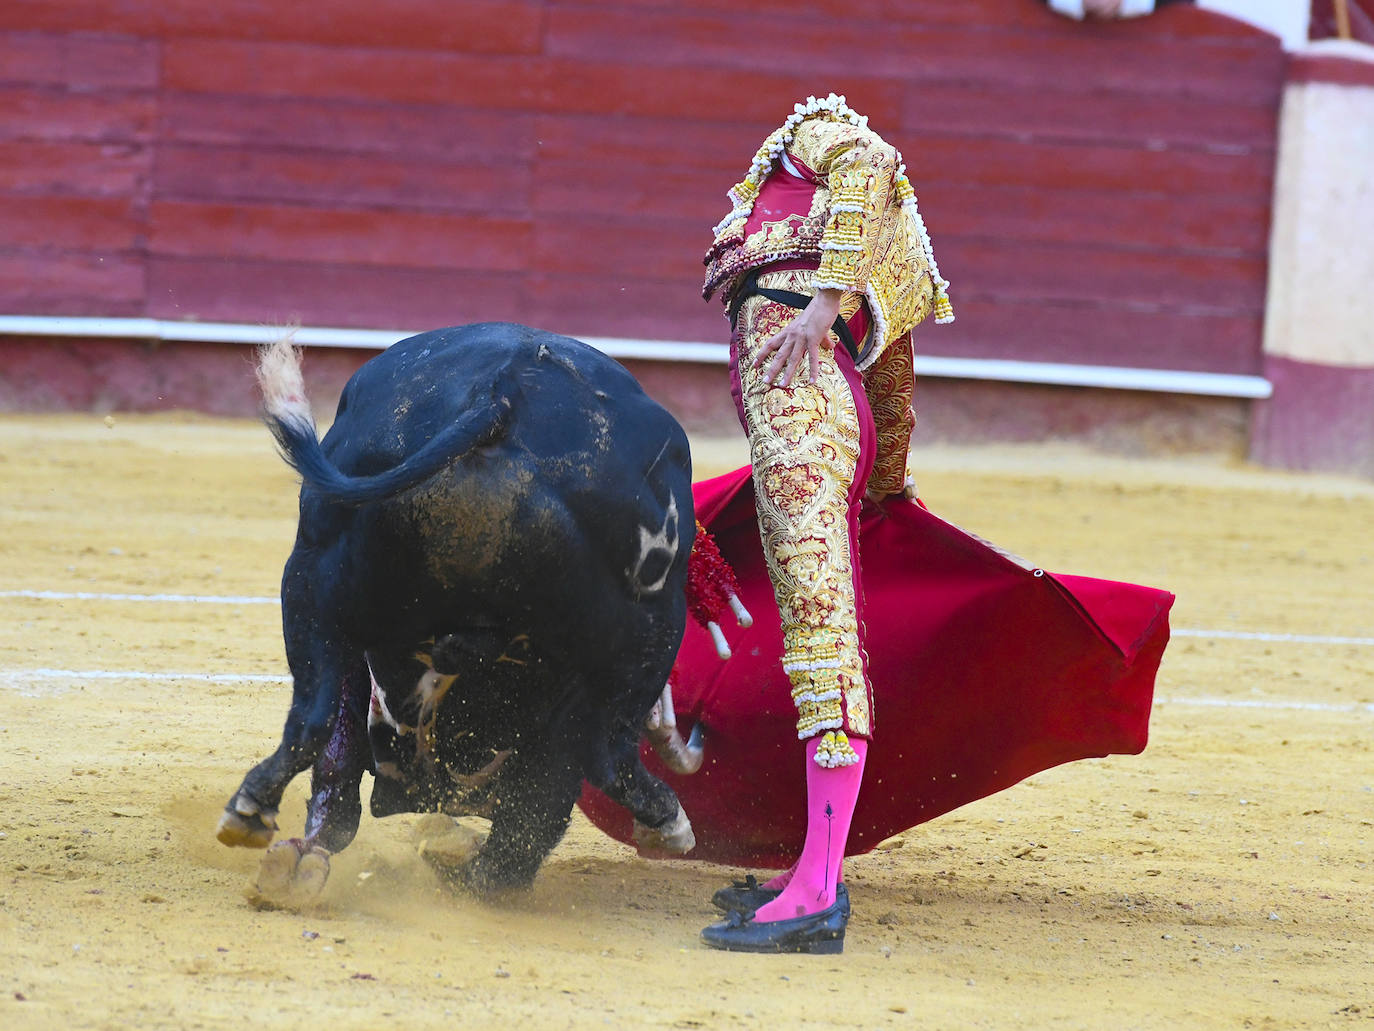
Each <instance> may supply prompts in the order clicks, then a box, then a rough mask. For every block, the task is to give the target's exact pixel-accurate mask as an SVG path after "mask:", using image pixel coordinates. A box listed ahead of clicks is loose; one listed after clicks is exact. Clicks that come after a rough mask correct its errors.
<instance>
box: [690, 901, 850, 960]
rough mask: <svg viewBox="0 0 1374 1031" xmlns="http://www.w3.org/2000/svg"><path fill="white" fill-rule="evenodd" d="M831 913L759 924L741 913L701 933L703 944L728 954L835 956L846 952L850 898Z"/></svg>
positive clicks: (840, 902)
mask: <svg viewBox="0 0 1374 1031" xmlns="http://www.w3.org/2000/svg"><path fill="white" fill-rule="evenodd" d="M836 896H837V897H836V899H835V902H834V904H833V905H831V906H830V908H829V909H822V910H821V911H820V912H819V913H810V914H808V915H807V916H799V917H796V918H794V919H791V920H769V921H768V922H767V923H758V922H756V921H755V920H754V919H753V917H752V916H746V915H745V914H743V913H740V912H738V911H732V912H731V913H730V915H729V916H728V917H727V918H726V919H725V920H724V922H722V923H719V924H712V925H711V926H710V927H708V928H706V929H705V930H704V931H702V932H701V940H702V941H703V942H705V943H706V944H707V945H709V946H710V947H711V948H713V949H725V950H726V951H728V952H804V953H809V954H811V955H828V956H829V955H835V954H836V953H840V952H843V951H844V929H845V927H846V926H847V925H848V924H849V907H848V905H847V904H846V903H847V902H848V895H847V893H846V898H845V900H844V901H843V902H842V901H841V900H840V898H839V897H838V892H837V893H836Z"/></svg>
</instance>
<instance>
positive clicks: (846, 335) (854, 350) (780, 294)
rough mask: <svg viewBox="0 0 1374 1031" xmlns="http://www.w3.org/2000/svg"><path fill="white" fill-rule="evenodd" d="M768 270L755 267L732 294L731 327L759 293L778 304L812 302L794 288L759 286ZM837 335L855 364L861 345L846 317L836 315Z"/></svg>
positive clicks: (833, 327) (804, 303) (800, 306)
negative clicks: (746, 303)
mask: <svg viewBox="0 0 1374 1031" xmlns="http://www.w3.org/2000/svg"><path fill="white" fill-rule="evenodd" d="M766 271H768V270H767V269H753V270H752V271H750V272H749V274H748V275H746V276H745V277H744V282H742V283H740V285H739V289H738V290H736V291H735V292H734V293H733V294H731V296H730V328H731V329H732V330H733V329H734V328H735V320H736V319H737V318H739V310H740V309H741V308H742V307H744V302H745V301H746V300H747V299H748V298H750V297H753V296H754V295H755V294H757V295H758V296H760V297H766V298H768V299H769V300H770V301H777V303H778V304H785V305H787V306H788V307H789V308H797V309H802V308H805V307H806V306H807V305H808V304H810V303H811V298H810V297H808V296H807V295H806V294H799V293H797V292H796V291H794V290H773V289H770V288H769V287H766V286H759V274H760V273H762V272H766ZM830 328H831V329H832V330H834V332H835V335H836V336H837V337H839V338H840V343H842V344H844V349H845V350H846V351H848V352H849V357H851V358H853V359H854V362H855V364H858V361H859V345H858V344H856V343H855V342H854V334H853V333H851V332H850V331H849V324H848V323H846V322H845V321H844V319H843V318H842V317H841V316H839V315H836V316H835V324H834V325H833V326H831V327H830Z"/></svg>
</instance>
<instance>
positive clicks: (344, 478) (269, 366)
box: [257, 334, 511, 505]
mask: <svg viewBox="0 0 1374 1031" xmlns="http://www.w3.org/2000/svg"><path fill="white" fill-rule="evenodd" d="M257 376H258V385H259V387H260V388H261V389H262V398H263V421H264V422H266V423H267V428H268V429H269V430H270V431H271V432H272V436H273V437H274V438H275V439H276V441H277V446H278V447H279V448H280V449H281V454H282V458H284V459H285V460H286V462H287V464H289V465H290V466H291V467H292V468H293V469H295V470H296V471H297V472H298V473H300V474H301V478H302V479H304V480H305V482H306V483H308V484H310V486H312V487H314V488H315V489H316V490H318V491H319V492H320V493H322V494H324V495H326V496H327V497H329V498H331V499H332V500H335V501H341V502H344V503H346V504H353V505H360V504H363V503H365V502H368V501H378V500H381V499H383V498H388V497H391V496H392V495H394V494H398V493H400V492H401V491H403V490H406V489H407V488H409V487H413V486H414V485H415V484H417V483H420V482H422V481H424V480H427V479H428V478H429V477H431V476H433V475H434V474H435V473H437V472H438V471H439V470H441V469H443V468H444V467H445V466H446V465H448V464H450V463H451V462H452V461H453V460H454V459H455V458H457V457H459V456H460V455H463V454H465V453H467V452H468V451H470V450H472V449H473V448H475V447H480V446H482V445H483V444H486V443H490V442H491V441H493V440H495V439H497V438H498V437H500V436H501V434H502V433H503V432H504V430H505V427H506V420H507V418H508V416H509V415H510V407H511V406H510V401H509V398H508V396H506V395H505V394H504V393H503V392H502V391H500V390H499V389H498V390H493V392H492V400H491V402H490V403H489V404H487V405H483V406H480V407H476V408H473V409H472V410H470V411H468V412H465V413H464V414H463V415H462V416H461V417H460V418H458V419H456V420H454V422H453V423H452V424H451V425H449V426H448V427H447V428H446V429H445V430H444V432H442V433H439V434H437V435H436V436H435V437H434V438H433V439H431V440H430V441H429V443H427V444H426V445H425V446H424V447H422V448H421V449H420V450H419V451H417V452H415V454H413V455H410V456H409V457H408V458H406V460H405V461H404V462H402V463H401V464H400V465H397V466H393V467H392V468H390V469H388V470H386V471H385V472H381V473H377V474H376V475H375V476H349V475H347V474H346V473H343V472H340V471H339V469H338V468H337V467H336V466H335V465H334V463H333V462H331V461H330V460H329V457H328V456H327V455H326V454H325V453H324V449H323V448H321V447H320V440H319V436H318V434H317V433H316V430H315V417H314V415H313V414H311V411H310V402H309V400H308V399H307V398H306V396H305V382H304V380H303V379H302V377H301V349H300V348H299V347H297V346H296V345H295V342H294V341H293V340H292V338H291V335H290V334H287V335H286V336H284V337H282V338H281V339H279V340H277V341H275V342H273V343H271V344H268V345H266V346H264V347H262V348H260V349H259V351H258V364H257Z"/></svg>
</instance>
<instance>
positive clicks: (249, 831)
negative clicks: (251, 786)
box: [215, 792, 277, 848]
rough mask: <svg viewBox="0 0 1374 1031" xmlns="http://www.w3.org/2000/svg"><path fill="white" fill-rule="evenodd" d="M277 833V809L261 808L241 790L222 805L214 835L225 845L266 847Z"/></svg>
mask: <svg viewBox="0 0 1374 1031" xmlns="http://www.w3.org/2000/svg"><path fill="white" fill-rule="evenodd" d="M275 833H277V811H276V810H275V809H263V808H261V807H260V806H259V805H258V804H257V803H256V802H254V801H253V800H252V799H251V798H249V797H248V796H247V795H245V794H243V792H239V793H238V794H237V795H235V796H234V797H233V798H232V799H231V800H230V802H229V804H228V805H227V806H225V807H224V812H223V813H222V814H221V815H220V818H219V826H217V827H216V828H215V837H217V838H218V839H219V840H220V842H221V843H222V844H225V845H239V846H242V847H244V848H266V847H267V846H268V844H269V843H270V842H271V841H272V835H274V834H275Z"/></svg>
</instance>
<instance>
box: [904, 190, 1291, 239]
mask: <svg viewBox="0 0 1374 1031" xmlns="http://www.w3.org/2000/svg"><path fill="white" fill-rule="evenodd" d="M917 186H918V191H919V192H918V198H919V204H920V210H921V211H922V213H923V214H924V216H925V218H926V222H927V226H928V228H929V230H930V233H931V236H932V238H933V239H934V241H935V243H936V245H937V247H938V245H939V243H940V241H941V240H943V238H944V236H945V235H946V234H947V233H958V234H960V235H963V236H980V237H985V238H987V239H1002V240H1006V241H1017V242H1020V241H1039V242H1042V243H1059V244H1064V245H1067V246H1084V247H1094V246H1116V247H1123V248H1131V249H1152V250H1165V251H1174V250H1177V251H1210V252H1216V253H1225V254H1249V255H1255V256H1262V255H1264V254H1265V253H1267V251H1268V247H1269V204H1268V203H1267V201H1265V200H1262V199H1260V198H1258V197H1248V198H1247V197H1236V196H1232V195H1230V194H1224V193H1223V194H1210V195H1203V196H1199V195H1196V194H1186V193H1181V194H1177V195H1175V194H1166V193H1145V192H1141V191H1131V192H1125V191H1121V192H1108V191H1105V190H1087V189H1079V190H1066V189H1048V188H1036V187H1029V186H1011V187H1005V188H989V187H986V186H979V185H976V184H974V185H969V184H963V183H951V182H946V181H939V182H935V183H929V184H917Z"/></svg>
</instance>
